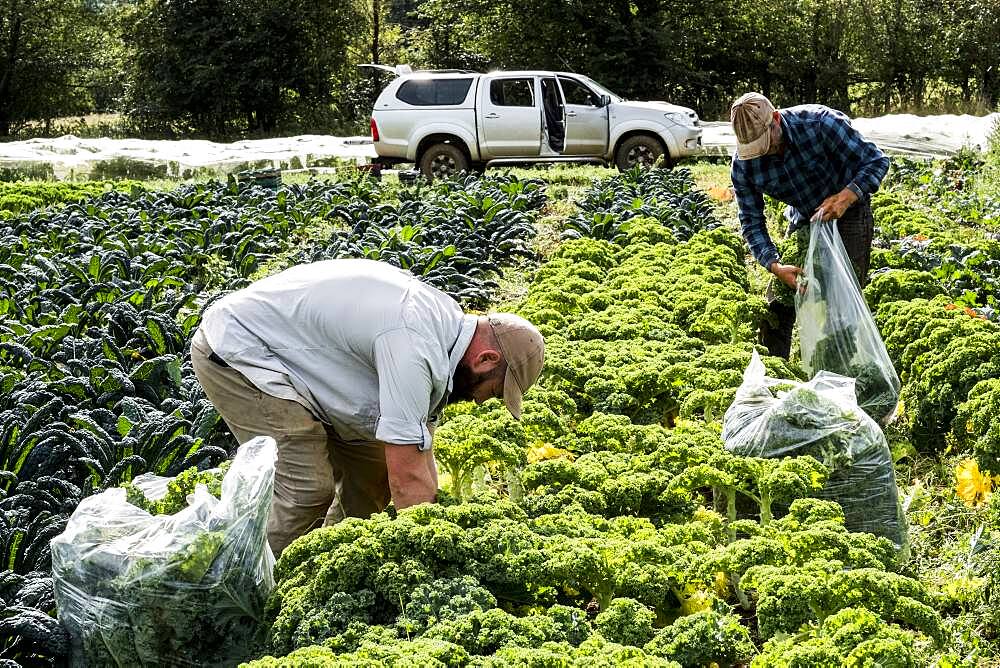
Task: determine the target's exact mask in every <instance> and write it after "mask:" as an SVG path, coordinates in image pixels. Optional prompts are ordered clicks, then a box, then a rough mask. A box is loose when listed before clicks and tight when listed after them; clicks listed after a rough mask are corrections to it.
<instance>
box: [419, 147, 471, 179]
mask: <svg viewBox="0 0 1000 668" xmlns="http://www.w3.org/2000/svg"><path fill="white" fill-rule="evenodd" d="M468 169H469V159H468V158H466V157H465V153H463V152H462V149H460V148H458V147H457V146H455V145H454V144H434V145H433V146H430V147H429V148H428V149H427V150H426V151H424V154H423V155H422V156H420V172H421V173H422V174H423V175H424V176H425V177H427V179H428V180H429V181H433V180H434V179H446V178H448V177H450V176H454V175H456V174H458V173H459V172H464V171H468Z"/></svg>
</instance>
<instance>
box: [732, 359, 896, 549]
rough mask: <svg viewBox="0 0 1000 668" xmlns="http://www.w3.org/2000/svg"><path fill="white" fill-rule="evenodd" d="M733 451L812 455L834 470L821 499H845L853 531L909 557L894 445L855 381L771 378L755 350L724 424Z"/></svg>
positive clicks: (823, 376) (825, 375) (825, 376)
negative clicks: (881, 539) (861, 401)
mask: <svg viewBox="0 0 1000 668" xmlns="http://www.w3.org/2000/svg"><path fill="white" fill-rule="evenodd" d="M722 439H723V441H724V442H725V445H726V449H727V450H729V451H730V452H732V453H734V454H737V455H742V456H745V457H764V458H776V457H796V456H802V455H810V456H812V457H815V458H816V459H818V460H819V461H821V462H823V463H824V464H825V465H826V467H827V468H828V469H829V471H830V476H829V479H828V480H827V483H826V486H825V487H824V488H823V490H822V491H821V492H820V493H819V494H818V496H820V497H821V498H824V499H828V500H831V501H836V502H838V503H839V504H840V505H841V507H842V508H843V509H844V518H845V524H846V525H847V528H848V529H849V530H851V531H863V532H867V533H872V534H875V535H876V536H885V537H886V538H888V539H889V540H890V541H892V542H893V544H895V546H896V547H897V549H898V550H899V554H900V558H901V560H905V559H906V558H907V556H908V554H909V546H908V542H907V524H906V517H905V516H904V514H903V509H902V507H901V505H900V503H899V491H898V488H897V487H896V474H895V471H894V469H893V462H892V454H891V452H890V450H889V444H888V442H887V441H886V439H885V435H884V434H883V433H882V429H881V428H880V427H879V425H878V424H877V423H876V422H875V421H874V420H873V419H871V418H870V417H869V416H868V415H867V414H866V413H865V412H864V411H862V410H861V409H860V408H859V407H858V403H857V399H856V398H855V396H854V379H853V378H848V377H846V376H841V375H838V374H835V373H830V372H827V371H820V372H819V373H818V374H816V376H815V377H814V378H813V379H812V380H810V381H807V382H804V383H803V382H797V381H791V380H781V379H776V378H769V377H768V376H767V373H766V370H765V368H764V363H763V362H762V361H761V359H760V356H759V355H758V354H757V353H756V351H755V352H754V354H753V357H752V358H751V360H750V365H749V366H748V367H747V368H746V371H745V372H744V373H743V383H742V384H741V385H740V387H739V389H738V390H737V391H736V399H735V400H734V401H733V403H732V405H731V406H730V407H729V409H728V410H727V411H726V415H725V418H724V419H723V423H722Z"/></svg>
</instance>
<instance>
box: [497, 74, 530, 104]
mask: <svg viewBox="0 0 1000 668" xmlns="http://www.w3.org/2000/svg"><path fill="white" fill-rule="evenodd" d="M533 85H534V82H533V81H532V80H531V79H494V80H493V81H491V82H490V102H492V103H493V104H495V105H496V106H498V107H533V106H535V93H534V91H533V90H532V86H533Z"/></svg>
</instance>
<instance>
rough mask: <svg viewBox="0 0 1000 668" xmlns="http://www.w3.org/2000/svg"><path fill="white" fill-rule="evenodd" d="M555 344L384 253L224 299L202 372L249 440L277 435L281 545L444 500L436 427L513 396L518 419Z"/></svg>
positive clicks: (203, 343) (310, 267) (200, 337)
mask: <svg viewBox="0 0 1000 668" xmlns="http://www.w3.org/2000/svg"><path fill="white" fill-rule="evenodd" d="M543 355H544V342H543V340H542V336H541V334H539V332H538V330H537V329H535V327H534V326H533V325H531V323H529V322H528V321H526V320H524V319H523V318H520V317H518V316H515V315H510V314H503V313H499V314H492V315H489V316H475V315H467V314H464V313H463V312H462V310H461V308H460V307H459V305H458V304H457V303H456V302H455V300H453V299H452V298H451V297H449V296H448V295H446V294H444V293H443V292H441V291H439V290H437V289H435V288H433V287H431V286H429V285H427V284H425V283H422V282H420V281H419V280H417V279H416V278H415V277H414V276H413V275H411V274H409V273H408V272H405V271H403V270H401V269H397V268H396V267H393V266H390V265H387V264H383V263H380V262H373V261H371V260H328V261H324V262H315V263H312V264H305V265H300V266H297V267H293V268H291V269H288V270H286V271H283V272H281V273H279V274H276V275H274V276H270V277H268V278H265V279H263V280H260V281H257V282H255V283H253V284H251V285H250V286H248V287H246V288H244V289H242V290H239V291H236V292H233V293H231V294H229V295H227V296H226V297H224V298H222V299H221V300H219V301H218V302H216V303H215V304H213V305H212V306H211V307H210V308H209V309H208V310H207V311H206V312H205V315H204V318H203V320H202V324H201V327H200V328H199V329H198V331H197V332H196V333H195V336H194V339H193V341H192V343H191V360H192V364H193V366H194V371H195V374H196V375H197V376H198V380H199V381H200V382H201V384H202V387H204V388H205V393H206V394H207V395H208V398H209V399H210V400H211V401H212V403H213V404H214V405H215V407H216V408H217V409H218V411H219V413H220V414H221V415H222V417H223V419H224V420H225V421H226V424H228V425H229V428H230V429H231V430H232V432H233V434H235V436H236V438H237V439H238V440H239V441H240V442H241V443H242V442H245V441H247V440H249V439H250V438H252V437H254V436H257V435H261V434H264V435H268V436H271V437H273V438H274V439H275V440H276V441H277V443H278V462H277V468H276V470H275V481H274V498H273V501H272V504H271V512H270V515H269V517H268V525H267V533H268V542H269V543H270V544H271V548H272V549H273V550H274V553H275V554H276V555H277V554H280V553H281V551H282V550H284V548H285V547H286V546H287V545H288V544H289V543H291V542H292V541H293V540H295V539H296V538H297V537H299V536H301V535H302V534H304V533H306V532H307V531H309V530H310V529H312V528H315V527H317V526H320V525H329V524H332V523H335V522H338V521H340V520H341V519H343V518H344V517H368V516H369V515H371V514H372V513H376V512H380V511H382V510H384V509H385V507H386V506H387V505H388V503H389V500H390V497H391V499H392V500H393V502H394V503H395V505H396V507H397V508H405V507H407V506H411V505H415V504H418V503H423V502H426V501H433V500H434V498H435V496H436V494H437V470H436V468H435V464H434V457H433V454H432V452H431V430H430V425H431V424H433V422H434V419H435V418H436V416H437V414H438V413H439V412H440V411H441V409H443V408H444V407H445V405H447V404H448V403H449V402H454V401H462V400H474V401H476V402H478V403H482V402H483V401H485V400H487V399H490V398H493V397H496V398H503V400H504V402H505V403H506V405H507V408H508V410H510V412H511V414H512V415H514V417H516V418H519V417H520V412H521V397H522V395H523V394H524V392H526V391H527V390H528V388H529V387H530V386H531V385H532V383H534V382H535V380H536V379H537V378H538V375H539V374H540V373H541V369H542V361H543Z"/></svg>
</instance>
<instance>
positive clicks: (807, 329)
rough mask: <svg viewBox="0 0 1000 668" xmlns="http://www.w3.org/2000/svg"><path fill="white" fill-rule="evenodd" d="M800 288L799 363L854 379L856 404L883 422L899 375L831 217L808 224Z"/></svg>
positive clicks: (808, 369)
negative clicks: (807, 238)
mask: <svg viewBox="0 0 1000 668" xmlns="http://www.w3.org/2000/svg"><path fill="white" fill-rule="evenodd" d="M810 228H811V229H810V231H809V249H808V251H807V252H806V260H805V266H804V267H803V284H804V288H805V289H804V290H800V291H799V292H798V293H797V294H796V295H795V312H796V321H797V322H798V325H799V346H800V351H801V357H802V368H803V369H804V370H805V371H806V373H808V374H809V375H810V376H812V375H814V374H816V373H817V372H819V371H821V370H823V371H832V372H833V373H838V374H840V375H842V376H850V377H851V378H854V379H855V380H856V381H857V383H856V387H855V390H856V394H857V398H858V405H859V406H860V407H861V409H862V410H863V411H865V412H866V413H868V415H870V416H871V417H872V419H874V420H875V421H876V422H879V423H881V424H886V423H887V422H889V421H890V420H891V419H892V418H893V416H894V415H895V413H896V405H897V404H898V403H899V387H900V383H899V376H898V375H897V374H896V370H895V369H894V368H893V366H892V361H891V360H890V359H889V353H888V352H887V351H886V349H885V343H884V342H883V341H882V337H881V335H880V334H879V331H878V327H877V326H876V325H875V320H874V319H873V318H872V316H871V312H870V311H869V310H868V305H867V304H866V303H865V300H864V297H862V295H861V288H860V286H859V285H858V279H857V276H856V275H855V273H854V269H853V267H852V265H851V259H850V257H848V255H847V250H846V249H845V248H844V243H843V241H842V240H841V238H840V234H839V233H838V232H837V226H836V224H835V223H834V222H820V221H814V222H813V223H812V224H811V225H810Z"/></svg>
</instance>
